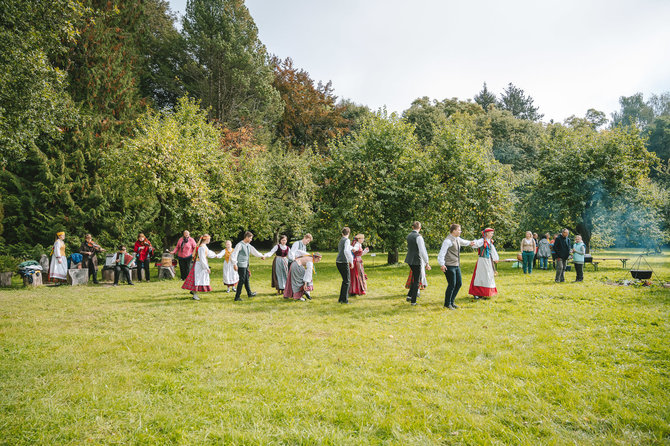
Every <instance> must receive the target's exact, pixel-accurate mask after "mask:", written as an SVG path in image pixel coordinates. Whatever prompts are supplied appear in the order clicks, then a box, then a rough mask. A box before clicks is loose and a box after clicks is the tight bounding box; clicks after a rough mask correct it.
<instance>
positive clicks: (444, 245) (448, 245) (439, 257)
mask: <svg viewBox="0 0 670 446" xmlns="http://www.w3.org/2000/svg"><path fill="white" fill-rule="evenodd" d="M459 243H460V240H459ZM451 245H453V243H451V240H449V239H448V238H445V239H444V241H443V242H442V247H441V248H440V253H439V254H438V255H437V264H438V265H440V266H444V258H445V257H446V256H447V250H448V249H449V248H451Z"/></svg>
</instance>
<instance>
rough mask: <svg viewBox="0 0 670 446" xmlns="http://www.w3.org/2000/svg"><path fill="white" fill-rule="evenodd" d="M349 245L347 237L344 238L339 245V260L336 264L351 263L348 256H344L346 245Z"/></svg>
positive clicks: (336, 260)
mask: <svg viewBox="0 0 670 446" xmlns="http://www.w3.org/2000/svg"><path fill="white" fill-rule="evenodd" d="M345 243H347V237H342V238H341V239H340V243H338V245H337V259H335V263H349V261H348V260H347V256H346V255H344V245H345Z"/></svg>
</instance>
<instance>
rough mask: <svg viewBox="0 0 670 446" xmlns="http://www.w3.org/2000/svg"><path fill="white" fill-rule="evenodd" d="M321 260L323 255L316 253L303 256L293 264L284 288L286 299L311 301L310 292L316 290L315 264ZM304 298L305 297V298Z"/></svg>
mask: <svg viewBox="0 0 670 446" xmlns="http://www.w3.org/2000/svg"><path fill="white" fill-rule="evenodd" d="M320 260H321V254H319V253H318V252H315V253H314V254H312V255H303V256H301V257H298V258H296V259H295V261H294V262H293V263H291V267H290V269H289V272H288V278H287V281H286V288H284V298H285V299H288V298H292V299H294V300H301V301H305V297H307V299H311V298H312V297H311V296H310V295H309V292H310V291H312V290H313V289H314V284H313V272H314V264H315V263H318V262H319V261H320ZM303 296H304V297H303Z"/></svg>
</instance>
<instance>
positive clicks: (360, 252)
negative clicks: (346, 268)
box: [349, 234, 370, 296]
mask: <svg viewBox="0 0 670 446" xmlns="http://www.w3.org/2000/svg"><path fill="white" fill-rule="evenodd" d="M364 241H365V236H364V235H363V234H358V235H356V237H354V245H353V246H352V247H351V252H352V253H353V254H354V267H353V268H351V283H350V284H349V295H352V296H362V295H364V294H365V293H366V292H367V291H368V276H367V275H366V274H365V269H363V256H364V255H365V254H367V253H368V252H369V251H370V249H368V248H365V249H363V245H362V243H363V242H364Z"/></svg>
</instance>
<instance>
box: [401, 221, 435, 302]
mask: <svg viewBox="0 0 670 446" xmlns="http://www.w3.org/2000/svg"><path fill="white" fill-rule="evenodd" d="M419 231H421V223H419V222H418V221H415V222H414V223H412V232H410V233H409V235H408V236H407V256H405V263H407V264H408V265H409V268H410V269H411V270H412V284H411V286H410V287H409V295H408V297H409V300H410V302H411V303H412V305H416V296H417V295H418V294H419V280H421V261H422V260H423V262H424V263H425V264H426V270H427V271H430V264H429V259H428V252H427V251H426V244H425V243H424V241H423V237H421V235H419Z"/></svg>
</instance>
